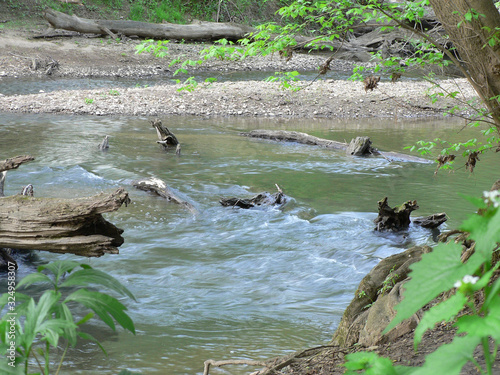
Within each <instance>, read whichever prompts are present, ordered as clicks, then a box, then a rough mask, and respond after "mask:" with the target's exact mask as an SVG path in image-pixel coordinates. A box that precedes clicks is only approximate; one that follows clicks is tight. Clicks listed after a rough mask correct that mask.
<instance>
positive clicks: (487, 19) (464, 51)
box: [430, 0, 500, 132]
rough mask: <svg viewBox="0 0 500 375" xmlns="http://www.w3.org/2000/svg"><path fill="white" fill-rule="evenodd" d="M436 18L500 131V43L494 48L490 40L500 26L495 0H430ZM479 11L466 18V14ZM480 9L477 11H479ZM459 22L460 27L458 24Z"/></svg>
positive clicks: (499, 15) (499, 16)
mask: <svg viewBox="0 0 500 375" xmlns="http://www.w3.org/2000/svg"><path fill="white" fill-rule="evenodd" d="M430 4H431V6H432V8H433V9H434V11H435V13H436V16H437V18H438V19H439V21H440V22H441V23H442V24H443V26H444V27H445V29H446V32H447V33H448V35H449V36H450V39H451V41H452V42H453V44H454V46H455V47H456V48H457V51H458V53H459V55H460V60H461V61H462V62H463V65H464V67H465V68H466V70H467V72H468V73H469V74H470V77H471V79H472V82H471V84H472V85H473V87H474V89H475V90H476V92H477V93H478V95H479V96H480V97H481V99H482V100H483V102H484V104H485V105H486V106H487V108H488V110H489V111H490V112H491V114H492V117H493V119H494V121H495V124H496V127H497V129H498V130H499V132H500V103H499V101H498V100H497V99H492V98H493V97H496V96H498V95H500V53H499V51H500V45H499V44H498V43H497V44H496V45H495V46H493V47H491V46H490V45H489V44H488V41H489V39H490V38H491V37H492V36H493V35H494V34H495V33H496V32H497V30H496V29H495V28H496V27H498V26H500V13H499V12H498V10H497V8H496V7H495V4H494V2H493V1H492V0H430ZM471 12H473V13H472V14H473V15H474V14H477V13H479V14H480V15H479V17H478V18H477V19H474V17H473V18H472V20H471V21H466V19H465V14H467V13H471ZM476 12H477V13H476ZM459 24H460V26H458V25H459Z"/></svg>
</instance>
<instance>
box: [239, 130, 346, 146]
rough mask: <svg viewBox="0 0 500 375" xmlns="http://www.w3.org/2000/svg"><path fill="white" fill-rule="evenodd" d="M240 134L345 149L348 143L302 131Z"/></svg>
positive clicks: (264, 131)
mask: <svg viewBox="0 0 500 375" xmlns="http://www.w3.org/2000/svg"><path fill="white" fill-rule="evenodd" d="M240 135H242V136H245V137H250V138H262V139H270V140H272V141H284V142H297V143H303V144H306V145H313V146H320V147H325V148H333V149H336V150H345V149H346V147H347V145H346V144H345V143H343V142H336V141H331V140H329V139H323V138H318V137H315V136H313V135H309V134H306V133H301V132H294V131H287V130H252V131H251V132H248V133H240Z"/></svg>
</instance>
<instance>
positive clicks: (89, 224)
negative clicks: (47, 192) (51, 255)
mask: <svg viewBox="0 0 500 375" xmlns="http://www.w3.org/2000/svg"><path fill="white" fill-rule="evenodd" d="M129 202H130V199H129V197H128V193H127V192H126V191H125V190H124V189H122V188H120V189H117V190H116V191H114V192H113V193H111V194H105V193H101V194H98V195H95V196H93V197H86V198H77V199H59V198H34V197H30V196H21V195H14V196H10V197H3V198H0V248H15V249H24V250H43V251H50V252H55V253H72V254H75V255H81V256H87V257H99V256H102V255H104V254H106V253H110V254H118V247H119V246H121V245H122V244H123V242H124V240H123V237H122V236H121V234H122V233H123V230H122V229H120V228H117V227H116V226H115V225H113V224H111V223H110V222H108V221H106V220H105V219H104V218H103V217H102V214H103V213H105V212H112V211H116V210H118V209H119V208H120V207H121V206H122V204H124V203H125V204H128V203H129Z"/></svg>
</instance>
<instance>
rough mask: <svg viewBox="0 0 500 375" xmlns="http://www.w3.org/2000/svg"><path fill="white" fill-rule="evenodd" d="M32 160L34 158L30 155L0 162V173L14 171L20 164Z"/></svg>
mask: <svg viewBox="0 0 500 375" xmlns="http://www.w3.org/2000/svg"><path fill="white" fill-rule="evenodd" d="M32 160H35V158H34V157H32V156H30V155H22V156H15V157H13V158H9V159H5V160H0V172H3V171H8V170H9V169H16V168H17V167H19V166H20V165H21V164H23V163H26V162H28V161H32Z"/></svg>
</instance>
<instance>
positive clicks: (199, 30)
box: [43, 9, 255, 40]
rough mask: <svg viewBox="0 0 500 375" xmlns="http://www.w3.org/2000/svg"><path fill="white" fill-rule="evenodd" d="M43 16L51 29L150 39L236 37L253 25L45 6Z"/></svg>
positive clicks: (247, 31) (246, 31) (232, 38)
mask: <svg viewBox="0 0 500 375" xmlns="http://www.w3.org/2000/svg"><path fill="white" fill-rule="evenodd" d="M43 17H44V18H45V19H46V20H47V21H48V22H49V24H50V26H51V27H53V28H54V29H64V30H69V31H77V32H79V33H86V34H101V35H105V34H107V35H109V34H110V33H113V34H120V35H126V36H139V37H144V38H153V39H169V40H172V39H176V40H182V39H184V40H218V39H222V38H226V39H230V40H238V39H242V38H244V37H245V36H246V35H247V34H248V33H251V32H254V31H255V29H254V28H252V27H248V26H245V25H239V24H232V23H216V22H197V23H192V24H189V25H178V24H171V23H162V24H154V23H147V22H138V21H129V20H91V19H86V18H79V17H77V16H75V15H73V16H70V15H68V14H65V13H61V12H57V11H55V10H52V9H47V10H46V11H45V12H44V15H43Z"/></svg>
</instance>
